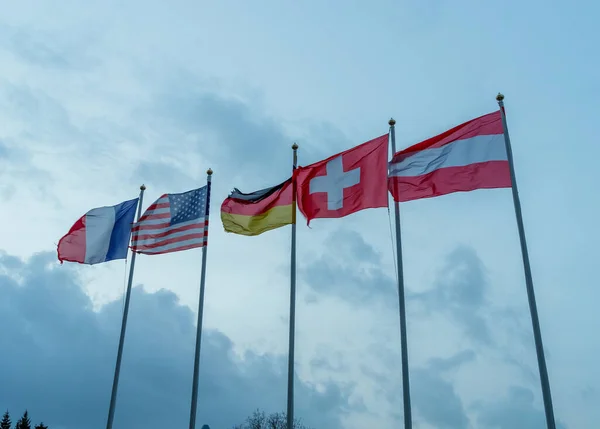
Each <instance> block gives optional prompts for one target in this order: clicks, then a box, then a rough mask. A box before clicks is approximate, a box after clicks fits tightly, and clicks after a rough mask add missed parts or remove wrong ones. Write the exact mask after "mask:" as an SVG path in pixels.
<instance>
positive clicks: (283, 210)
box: [221, 178, 294, 236]
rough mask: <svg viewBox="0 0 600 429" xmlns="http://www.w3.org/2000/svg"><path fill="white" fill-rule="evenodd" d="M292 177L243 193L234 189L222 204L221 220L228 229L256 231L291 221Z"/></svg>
mask: <svg viewBox="0 0 600 429" xmlns="http://www.w3.org/2000/svg"><path fill="white" fill-rule="evenodd" d="M293 209H294V207H293V204H292V179H291V178H290V179H288V180H286V181H285V182H283V183H280V184H279V185H277V186H272V187H270V188H265V189H261V190H260V191H256V192H251V193H248V194H245V193H243V192H240V190H239V189H237V188H236V189H234V190H233V191H232V192H231V194H229V196H228V197H227V198H226V199H225V201H223V204H221V221H222V222H223V228H224V229H225V231H227V232H231V233H234V234H240V235H248V236H252V235H259V234H262V233H263V232H266V231H270V230H272V229H275V228H280V227H282V226H285V225H289V224H291V223H292V211H293Z"/></svg>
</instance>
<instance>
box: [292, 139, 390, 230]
mask: <svg viewBox="0 0 600 429" xmlns="http://www.w3.org/2000/svg"><path fill="white" fill-rule="evenodd" d="M387 168H388V134H385V135H383V136H381V137H377V138H376V139H373V140H370V141H368V142H366V143H363V144H361V145H359V146H356V147H354V148H352V149H349V150H347V151H344V152H341V153H338V154H337V155H333V156H331V157H329V158H327V159H325V160H323V161H319V162H316V163H314V164H311V165H308V166H306V167H298V168H297V169H296V170H295V172H294V178H295V180H296V186H297V190H298V196H297V199H298V209H300V212H302V214H303V215H304V217H306V219H307V221H308V223H310V221H311V220H312V219H316V218H340V217H344V216H348V215H349V214H352V213H355V212H357V211H360V210H364V209H368V208H377V207H387V205H388V195H387Z"/></svg>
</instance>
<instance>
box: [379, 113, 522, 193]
mask: <svg viewBox="0 0 600 429" xmlns="http://www.w3.org/2000/svg"><path fill="white" fill-rule="evenodd" d="M510 187H511V180H510V167H509V164H508V156H507V153H506V146H505V142H504V130H503V127H502V117H501V116H500V111H499V110H498V111H497V112H493V113H488V114H487V115H483V116H480V117H478V118H475V119H471V120H470V121H468V122H465V123H463V124H460V125H458V126H456V127H454V128H452V129H450V130H448V131H446V132H443V133H442V134H439V135H437V136H435V137H431V138H430V139H428V140H425V141H423V142H421V143H417V144H416V145H414V146H411V147H409V148H406V149H404V150H401V151H400V152H397V153H395V154H394V156H393V158H392V161H391V162H390V165H389V172H388V188H389V191H390V192H391V194H392V197H393V198H394V201H398V202H402V201H411V200H417V199H420V198H431V197H437V196H440V195H446V194H450V193H453V192H468V191H474V190H476V189H492V188H510Z"/></svg>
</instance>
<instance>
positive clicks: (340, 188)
mask: <svg viewBox="0 0 600 429" xmlns="http://www.w3.org/2000/svg"><path fill="white" fill-rule="evenodd" d="M326 170H327V175H325V176H319V177H315V178H314V179H311V180H310V185H309V192H310V193H311V194H314V193H316V192H325V193H326V194H327V210H338V209H341V208H342V207H343V206H344V189H345V188H349V187H350V186H354V185H357V184H359V183H360V167H359V168H355V169H354V170H350V171H346V172H344V166H343V165H342V157H341V156H338V157H337V158H333V159H332V160H331V161H329V162H328V163H327V166H326Z"/></svg>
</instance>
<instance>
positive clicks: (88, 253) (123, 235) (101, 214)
mask: <svg viewBox="0 0 600 429" xmlns="http://www.w3.org/2000/svg"><path fill="white" fill-rule="evenodd" d="M137 204H138V198H135V199H133V200H129V201H124V202H122V203H120V204H117V205H114V206H106V207H98V208H94V209H91V210H90V211H88V212H87V213H86V214H84V215H83V216H82V217H81V218H79V220H77V222H75V224H73V226H72V227H71V229H70V230H69V232H68V233H67V234H66V235H64V236H63V237H62V238H61V239H60V240H59V242H58V246H57V254H58V260H59V261H60V262H61V263H63V261H69V262H79V263H80V264H88V265H94V264H99V263H102V262H108V261H112V260H115V259H126V258H127V246H128V245H129V238H130V236H131V226H132V224H133V221H134V217H135V209H136V208H137Z"/></svg>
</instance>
